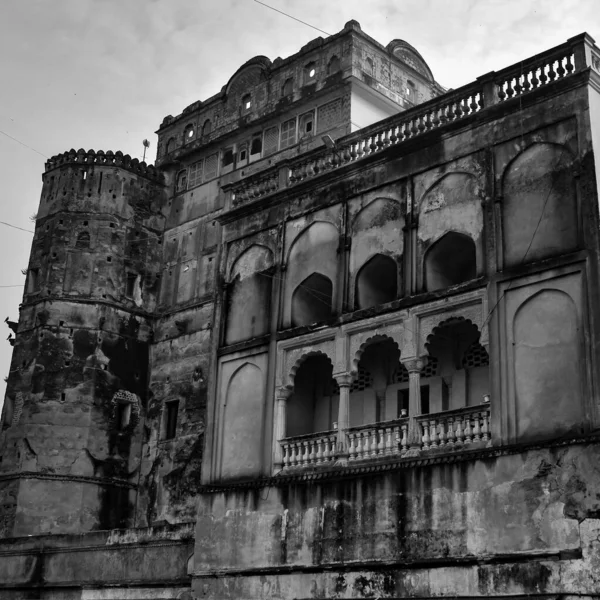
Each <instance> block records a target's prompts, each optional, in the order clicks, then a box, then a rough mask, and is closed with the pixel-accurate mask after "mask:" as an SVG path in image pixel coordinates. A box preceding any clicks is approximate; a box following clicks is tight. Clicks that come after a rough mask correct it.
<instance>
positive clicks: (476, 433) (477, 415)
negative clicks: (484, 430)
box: [473, 413, 481, 442]
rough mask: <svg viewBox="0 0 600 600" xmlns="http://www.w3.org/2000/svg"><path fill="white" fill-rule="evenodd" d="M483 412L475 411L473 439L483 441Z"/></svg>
mask: <svg viewBox="0 0 600 600" xmlns="http://www.w3.org/2000/svg"><path fill="white" fill-rule="evenodd" d="M480 422H481V413H475V416H474V418H473V441H474V442H480V441H481V425H480Z"/></svg>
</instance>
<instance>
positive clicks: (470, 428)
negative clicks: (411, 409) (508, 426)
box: [417, 404, 491, 450]
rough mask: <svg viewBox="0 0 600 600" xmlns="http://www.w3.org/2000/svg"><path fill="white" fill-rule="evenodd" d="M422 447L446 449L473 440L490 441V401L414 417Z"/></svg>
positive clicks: (473, 441)
mask: <svg viewBox="0 0 600 600" xmlns="http://www.w3.org/2000/svg"><path fill="white" fill-rule="evenodd" d="M417 423H418V425H419V427H420V429H421V435H422V444H421V447H422V449H424V450H427V449H429V448H442V447H447V448H448V449H450V448H453V447H455V446H463V445H468V444H471V443H476V442H485V443H487V442H489V441H490V439H491V432H490V405H489V404H481V405H479V406H470V407H467V408H460V409H457V410H448V411H444V412H441V413H434V414H430V415H421V416H419V417H417Z"/></svg>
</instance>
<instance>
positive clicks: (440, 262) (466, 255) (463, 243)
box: [425, 231, 477, 292]
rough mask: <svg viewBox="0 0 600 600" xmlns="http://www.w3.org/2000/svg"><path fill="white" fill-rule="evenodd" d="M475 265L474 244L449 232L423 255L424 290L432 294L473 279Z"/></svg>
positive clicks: (467, 238) (457, 234)
mask: <svg viewBox="0 0 600 600" xmlns="http://www.w3.org/2000/svg"><path fill="white" fill-rule="evenodd" d="M476 264H477V263H476V251H475V242H473V240H472V239H471V238H470V237H469V236H468V235H465V234H463V233H456V232H455V231H451V232H449V233H447V234H446V235H444V236H443V237H442V238H440V239H439V240H438V241H437V242H435V244H433V246H431V247H430V248H429V250H427V253H426V254H425V289H426V290H427V291H428V292H432V291H434V290H441V289H444V288H447V287H450V286H451V285H457V284H459V283H464V282H465V281H469V280H470V279H474V278H475V276H476V273H477V270H476Z"/></svg>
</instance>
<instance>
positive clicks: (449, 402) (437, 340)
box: [421, 317, 490, 413]
mask: <svg viewBox="0 0 600 600" xmlns="http://www.w3.org/2000/svg"><path fill="white" fill-rule="evenodd" d="M480 336H481V332H480V331H479V329H478V328H477V326H476V325H475V324H473V323H472V322H471V321H469V320H467V319H464V318H460V317H453V318H451V319H448V320H447V321H443V322H442V323H440V325H438V326H437V327H436V328H435V329H434V330H433V332H432V333H431V335H430V336H429V337H428V338H427V343H426V344H425V346H426V348H427V351H428V354H429V361H428V364H427V367H426V368H425V370H424V371H423V372H422V373H421V385H422V386H424V385H426V386H428V392H427V397H428V401H427V402H428V405H429V406H428V407H427V408H428V410H427V411H423V412H424V413H425V412H439V411H442V410H449V409H458V408H464V407H466V406H475V405H478V404H481V403H483V402H484V401H485V397H486V396H489V393H490V384H489V356H488V353H487V351H486V349H485V348H484V347H483V346H482V345H481V344H480V342H479V338H480ZM422 389H423V388H422ZM422 400H423V396H422ZM423 408H425V407H423Z"/></svg>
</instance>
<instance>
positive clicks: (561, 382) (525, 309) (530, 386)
mask: <svg viewBox="0 0 600 600" xmlns="http://www.w3.org/2000/svg"><path fill="white" fill-rule="evenodd" d="M512 336H513V348H514V351H513V369H514V385H515V397H516V431H517V437H518V439H519V441H522V440H531V439H537V438H541V437H556V436H559V435H565V434H568V433H577V434H578V433H580V431H581V427H582V424H583V418H584V406H583V389H582V381H583V377H582V373H581V368H582V358H583V357H582V336H581V331H580V326H579V322H578V316H577V309H576V305H575V302H574V301H573V299H572V298H571V296H569V295H568V294H567V293H565V292H564V291H562V290H558V289H552V288H545V289H542V290H540V291H538V292H537V293H536V294H534V295H533V296H530V297H529V298H528V299H527V300H525V301H524V302H523V303H522V304H521V305H520V306H519V308H518V309H517V311H516V313H515V316H514V319H513V325H512Z"/></svg>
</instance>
